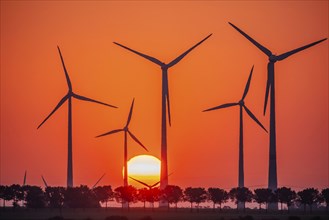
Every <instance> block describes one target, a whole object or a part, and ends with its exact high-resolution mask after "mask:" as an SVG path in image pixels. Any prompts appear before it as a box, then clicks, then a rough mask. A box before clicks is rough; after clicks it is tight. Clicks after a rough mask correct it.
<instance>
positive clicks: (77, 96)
mask: <svg viewBox="0 0 329 220" xmlns="http://www.w3.org/2000/svg"><path fill="white" fill-rule="evenodd" d="M73 97H74V98H76V99H79V100H82V101H87V102H95V103H98V104H101V105H106V106H108V107H112V108H118V107H116V106H114V105H109V104H106V103H104V102H100V101H96V100H94V99H90V98H87V97H85V96H81V95H77V94H75V93H73Z"/></svg>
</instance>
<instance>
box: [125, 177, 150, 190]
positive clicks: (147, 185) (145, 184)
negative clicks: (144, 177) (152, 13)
mask: <svg viewBox="0 0 329 220" xmlns="http://www.w3.org/2000/svg"><path fill="white" fill-rule="evenodd" d="M129 178H130V179H132V180H134V181H136V182H138V183H140V184H142V185H144V186H146V187H148V188H151V186H150V185H149V184H147V183H144V182H142V181H140V180H138V179H135V178H133V177H129Z"/></svg>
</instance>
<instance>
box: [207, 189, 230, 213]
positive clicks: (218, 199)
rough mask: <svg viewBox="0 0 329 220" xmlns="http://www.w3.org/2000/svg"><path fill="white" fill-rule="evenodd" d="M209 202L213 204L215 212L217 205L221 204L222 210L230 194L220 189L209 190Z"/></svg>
mask: <svg viewBox="0 0 329 220" xmlns="http://www.w3.org/2000/svg"><path fill="white" fill-rule="evenodd" d="M208 195H209V198H208V200H209V201H212V202H213V210H215V205H216V204H219V207H220V210H222V203H225V202H226V201H227V200H228V193H227V192H226V191H225V190H223V189H220V188H208Z"/></svg>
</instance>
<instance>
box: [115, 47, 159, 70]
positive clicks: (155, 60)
mask: <svg viewBox="0 0 329 220" xmlns="http://www.w3.org/2000/svg"><path fill="white" fill-rule="evenodd" d="M113 43H114V44H116V45H118V46H120V47H122V48H124V49H126V50H129V51H131V52H133V53H135V54H137V55H139V56H141V57H144V58H145V59H147V60H149V61H151V62H153V63H155V64H158V65H159V66H162V65H163V63H162V62H161V61H160V60H158V59H156V58H154V57H151V56H149V55H146V54H143V53H140V52H138V51H136V50H133V49H130V48H129V47H126V46H123V45H122V44H119V43H117V42H113Z"/></svg>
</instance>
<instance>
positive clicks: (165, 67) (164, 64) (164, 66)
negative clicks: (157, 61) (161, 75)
mask: <svg viewBox="0 0 329 220" xmlns="http://www.w3.org/2000/svg"><path fill="white" fill-rule="evenodd" d="M168 68H169V67H168V65H167V64H166V63H162V65H161V70H167V69H168Z"/></svg>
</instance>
